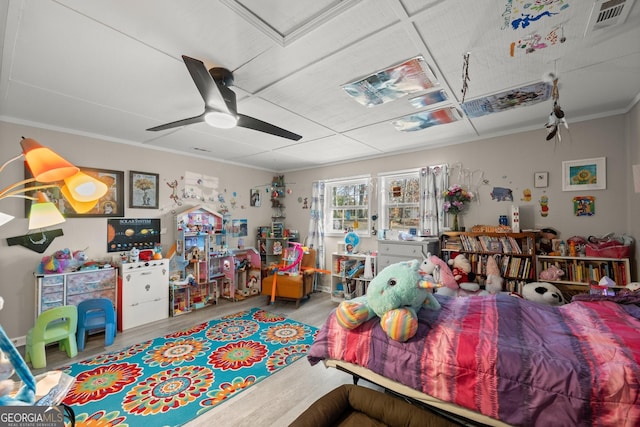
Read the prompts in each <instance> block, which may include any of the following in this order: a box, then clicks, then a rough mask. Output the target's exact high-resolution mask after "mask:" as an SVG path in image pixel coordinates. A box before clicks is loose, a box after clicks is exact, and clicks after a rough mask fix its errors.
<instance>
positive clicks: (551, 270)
mask: <svg viewBox="0 0 640 427" xmlns="http://www.w3.org/2000/svg"><path fill="white" fill-rule="evenodd" d="M562 276H564V271H562V270H561V269H560V268H559V267H557V266H555V265H553V264H552V265H550V266H549V267H547V268H546V269H544V270H542V271H541V272H540V276H539V277H540V279H542V280H551V281H554V280H560V278H561V277H562Z"/></svg>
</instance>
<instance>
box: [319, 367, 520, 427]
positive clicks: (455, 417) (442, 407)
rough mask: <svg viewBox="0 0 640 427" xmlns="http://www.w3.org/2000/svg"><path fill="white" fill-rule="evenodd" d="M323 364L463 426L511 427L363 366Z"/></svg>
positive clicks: (356, 380)
mask: <svg viewBox="0 0 640 427" xmlns="http://www.w3.org/2000/svg"><path fill="white" fill-rule="evenodd" d="M323 363H324V365H325V367H327V368H335V369H337V370H339V371H342V372H345V373H347V374H350V375H351V376H352V377H353V383H354V384H357V383H358V381H359V380H360V379H363V380H365V381H367V382H369V383H371V384H374V385H377V386H378V387H381V388H383V389H384V390H385V391H386V392H388V393H392V394H394V395H396V396H398V397H399V398H401V399H403V400H406V401H408V402H410V403H412V404H414V405H419V406H421V407H424V408H426V409H427V410H430V411H433V412H436V413H438V414H439V415H441V416H442V417H444V418H447V419H448V420H449V421H451V422H454V423H457V424H459V425H461V426H477V427H484V426H499V427H509V424H505V423H503V422H502V421H500V420H496V419H494V418H491V417H488V416H486V415H483V414H480V413H477V412H474V411H471V410H469V409H467V408H463V407H462V406H458V405H454V404H452V403H448V402H445V401H443V400H440V399H437V398H435V397H433V396H430V395H428V394H425V393H421V392H419V391H417V390H414V389H412V388H411V387H408V386H406V385H404V384H401V383H399V382H396V381H393V380H390V379H389V378H386V377H383V376H382V375H380V374H377V373H375V372H373V371H371V370H369V369H367V368H363V367H362V366H358V365H354V364H353V363H349V362H343V361H341V360H335V359H328V360H324V361H323Z"/></svg>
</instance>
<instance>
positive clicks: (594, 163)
mask: <svg viewBox="0 0 640 427" xmlns="http://www.w3.org/2000/svg"><path fill="white" fill-rule="evenodd" d="M606 188H607V165H606V157H598V158H595V159H583V160H570V161H566V162H562V191H584V190H604V189H606Z"/></svg>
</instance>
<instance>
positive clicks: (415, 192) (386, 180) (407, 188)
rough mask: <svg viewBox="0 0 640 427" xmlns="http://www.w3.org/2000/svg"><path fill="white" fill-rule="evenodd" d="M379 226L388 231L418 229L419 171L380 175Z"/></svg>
mask: <svg viewBox="0 0 640 427" xmlns="http://www.w3.org/2000/svg"><path fill="white" fill-rule="evenodd" d="M379 182H380V185H381V188H380V193H381V194H380V201H381V224H382V228H386V229H388V230H408V229H410V228H415V229H419V228H420V171H419V170H418V169H416V170H414V171H407V172H400V173H394V174H392V175H381V176H380V178H379Z"/></svg>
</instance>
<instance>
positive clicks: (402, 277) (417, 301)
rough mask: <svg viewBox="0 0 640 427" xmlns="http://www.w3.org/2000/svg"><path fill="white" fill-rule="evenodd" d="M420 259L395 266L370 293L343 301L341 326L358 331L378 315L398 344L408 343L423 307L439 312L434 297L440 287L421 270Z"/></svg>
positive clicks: (380, 275)
mask: <svg viewBox="0 0 640 427" xmlns="http://www.w3.org/2000/svg"><path fill="white" fill-rule="evenodd" d="M420 265H421V263H420V262H418V260H411V261H403V262H399V263H396V264H391V265H389V266H387V267H386V268H384V269H383V270H382V271H380V272H379V273H378V275H377V276H376V277H375V278H374V279H373V280H371V283H369V287H368V288H367V294H366V295H364V296H361V297H358V298H354V299H352V300H348V301H343V302H341V303H340V305H339V306H338V308H337V309H336V319H337V320H338V323H339V324H340V325H341V326H342V327H344V328H347V329H355V328H357V327H358V326H360V325H361V324H363V323H364V322H366V321H367V320H369V319H371V318H373V317H375V316H378V317H380V325H381V327H382V329H383V330H384V331H385V332H386V333H387V335H388V336H389V337H390V338H392V339H394V340H397V341H401V342H404V341H407V340H408V339H410V338H411V337H413V336H414V335H415V334H416V332H417V330H418V316H417V312H418V310H420V309H421V308H428V309H432V310H439V309H440V304H439V303H438V301H437V300H436V299H435V297H434V296H433V292H432V290H433V288H435V287H437V286H438V285H437V284H436V283H435V280H433V278H431V277H430V276H425V275H424V274H423V273H421V271H420Z"/></svg>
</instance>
